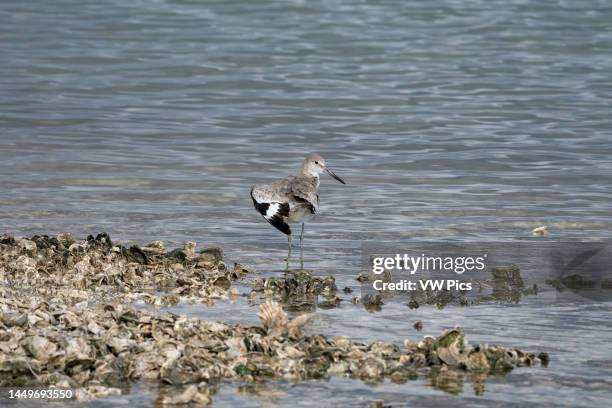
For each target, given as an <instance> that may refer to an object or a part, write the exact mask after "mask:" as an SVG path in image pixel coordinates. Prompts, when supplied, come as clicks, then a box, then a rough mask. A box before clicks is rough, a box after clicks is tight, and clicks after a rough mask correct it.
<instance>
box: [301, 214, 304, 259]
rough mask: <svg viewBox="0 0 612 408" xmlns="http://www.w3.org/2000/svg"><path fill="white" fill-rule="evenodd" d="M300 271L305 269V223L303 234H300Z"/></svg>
mask: <svg viewBox="0 0 612 408" xmlns="http://www.w3.org/2000/svg"><path fill="white" fill-rule="evenodd" d="M300 269H304V223H302V233H301V234H300Z"/></svg>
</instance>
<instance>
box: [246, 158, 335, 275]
mask: <svg viewBox="0 0 612 408" xmlns="http://www.w3.org/2000/svg"><path fill="white" fill-rule="evenodd" d="M323 172H325V173H327V174H329V175H330V176H332V177H333V178H335V179H336V180H338V181H339V182H340V183H342V184H346V183H345V182H344V180H342V179H341V178H340V177H338V176H336V175H335V174H334V172H333V171H331V170H330V169H329V168H328V167H327V166H326V165H325V159H323V157H321V156H319V155H318V154H315V153H311V154H309V155H308V156H306V158H305V159H304V162H303V163H302V167H301V168H300V171H299V173H298V174H297V175H296V176H288V177H285V178H284V179H281V180H278V181H275V182H273V183H270V184H256V185H254V186H253V187H251V198H252V199H253V205H254V206H255V209H256V210H257V211H258V212H259V213H260V214H261V215H262V216H263V217H264V218H265V219H266V220H267V221H268V222H269V223H270V224H272V225H273V226H274V227H275V228H276V229H278V230H279V231H280V232H282V233H283V234H285V235H287V241H288V243H289V251H288V253H287V265H288V264H289V258H291V227H290V226H289V224H292V223H300V222H301V223H302V232H301V234H300V250H301V253H302V255H303V244H304V221H306V220H307V219H308V218H310V217H311V216H313V215H314V214H316V213H317V212H318V211H319V174H321V173H323Z"/></svg>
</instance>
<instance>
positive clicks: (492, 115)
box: [0, 0, 612, 406]
mask: <svg viewBox="0 0 612 408" xmlns="http://www.w3.org/2000/svg"><path fill="white" fill-rule="evenodd" d="M0 21H1V24H0V51H1V52H2V53H1V57H0V74H1V75H0V182H1V185H2V188H1V189H0V229H1V230H2V231H11V232H14V233H16V234H17V235H32V234H35V233H47V234H52V233H57V232H60V231H71V232H72V233H73V234H75V235H77V236H84V235H86V234H89V233H96V232H99V231H102V230H104V231H108V232H109V233H110V234H111V236H112V237H113V238H114V239H115V240H119V241H135V242H139V243H144V242H148V241H149V240H150V239H151V238H152V237H155V238H158V239H163V240H165V241H166V243H167V245H170V246H171V245H179V244H181V243H183V242H185V241H187V240H194V241H197V242H199V243H206V244H219V245H221V246H223V247H224V249H225V251H226V254H227V256H228V258H229V259H230V260H235V261H240V262H245V263H250V264H254V265H255V266H256V267H257V269H258V271H260V272H261V273H263V274H273V273H275V272H273V271H274V270H278V269H280V268H282V266H283V263H282V257H283V256H284V255H285V250H286V248H285V245H286V241H285V239H284V237H283V236H282V235H281V234H279V233H277V232H276V231H274V230H273V229H272V228H271V227H270V226H269V225H267V224H266V223H265V222H264V221H263V220H262V219H261V218H260V217H259V216H258V215H257V214H256V213H255V212H254V211H253V209H252V206H251V201H250V198H249V195H248V190H249V187H250V186H251V185H252V184H254V183H255V182H261V181H265V180H272V179H274V178H275V177H281V176H285V175H287V174H290V173H292V172H294V171H295V170H296V168H297V167H298V166H299V163H300V161H301V159H302V158H303V156H304V155H305V153H307V152H310V151H318V152H320V153H322V154H323V155H324V156H325V157H326V159H327V162H328V164H329V165H330V167H332V168H333V169H334V170H335V171H336V173H337V174H339V175H340V176H342V177H343V178H345V179H346V181H347V185H346V186H343V185H340V184H338V183H336V182H335V181H334V180H332V179H330V178H324V179H323V180H322V187H321V201H322V205H321V211H322V213H321V215H320V216H319V217H318V218H317V219H316V220H315V221H314V222H312V223H310V224H308V227H307V230H306V233H307V240H306V249H305V263H306V267H307V268H308V269H310V270H312V271H313V272H314V273H315V274H318V275H327V274H334V275H335V276H336V278H337V281H338V286H339V287H343V286H350V287H352V288H353V289H356V290H358V288H359V287H358V283H357V282H356V281H355V280H354V277H355V276H356V275H357V274H358V273H359V268H360V259H359V257H360V248H361V243H362V242H363V241H364V240H375V239H382V238H384V239H387V240H393V239H394V237H399V236H401V237H402V238H403V239H408V240H416V241H419V240H433V241H444V240H455V241H456V240H459V241H480V242H483V241H487V240H491V241H500V240H521V239H530V232H529V231H530V230H531V229H532V228H534V227H537V226H539V225H548V226H549V229H550V231H551V235H550V237H549V238H547V239H554V238H563V239H598V238H599V239H609V238H611V233H610V231H611V230H612V207H611V203H612V192H611V189H610V185H611V184H612V126H611V120H610V113H611V107H612V106H611V105H612V103H611V102H612V100H611V96H610V95H611V94H612V75H611V67H612V26H611V25H610V21H612V4H611V3H610V2H609V1H605V0H602V1H595V0H585V1H580V2H575V1H545V2H544V1H540V2H536V1H533V2H532V1H498V0H486V1H485V0H471V1H468V0H465V1H460V0H456V1H450V0H447V1H442V0H435V1H427V2H425V1H423V2H419V1H371V2H366V1H315V0H313V1H226V0H224V1H177V0H174V1H162V0H157V1H143V0H133V1H127V2H126V1H110V0H109V1H59V0H58V1H53V2H51V1H42V0H40V1H28V2H23V1H10V0H3V1H2V2H1V3H0ZM347 299H348V298H347ZM255 307H256V306H253V305H250V304H248V303H247V302H246V301H244V300H238V301H236V302H235V303H234V304H229V303H226V304H217V305H216V306H214V307H211V308H208V307H206V306H203V305H198V306H180V307H179V308H178V309H179V310H180V311H181V312H183V313H189V314H193V315H196V316H200V317H203V318H215V319H222V320H228V321H236V322H250V321H254V320H255V319H256V317H255V314H256V308H255ZM611 311H612V308H611V307H610V303H594V304H582V303H570V304H568V303H559V302H555V301H550V302H548V303H545V304H544V305H543V304H542V302H541V301H538V300H537V299H530V298H525V299H523V301H522V302H521V303H519V304H518V305H513V306H508V305H495V304H490V305H480V306H476V307H470V308H461V307H448V308H445V309H443V310H437V309H435V308H431V307H421V308H419V309H417V310H410V309H408V308H407V307H406V306H405V305H403V304H401V303H398V302H390V303H389V304H387V305H385V306H384V307H383V309H382V311H380V312H378V313H374V314H371V313H369V312H367V311H365V310H364V309H363V308H362V307H360V306H354V305H351V304H350V302H348V301H344V302H342V304H341V305H340V307H338V308H335V309H329V310H326V309H322V308H320V309H319V310H317V312H318V315H317V316H318V317H317V320H316V321H315V327H313V331H319V332H323V333H327V334H350V335H352V336H354V337H357V338H360V339H363V340H374V339H385V340H393V341H397V342H401V341H402V340H403V339H405V338H411V339H413V340H415V339H417V338H420V337H421V336H422V334H421V333H417V332H415V331H414V329H413V328H412V324H413V322H414V321H416V320H422V321H423V323H424V325H425V329H424V333H425V334H434V335H435V334H439V333H440V332H441V330H443V329H445V328H448V327H452V326H454V325H456V324H460V325H462V326H464V327H465V329H466V332H467V333H468V336H469V339H470V340H471V341H472V342H480V341H482V342H490V343H501V344H506V345H514V346H518V347H521V348H523V349H533V350H545V351H549V352H550V353H551V366H550V367H549V368H535V369H534V368H532V369H517V370H515V371H513V372H512V373H511V374H510V375H508V376H506V377H503V378H498V377H493V378H490V379H489V380H488V381H487V383H486V387H485V390H484V394H482V395H476V393H475V392H474V390H473V389H472V386H471V385H470V380H469V379H466V382H465V385H464V389H463V390H462V391H460V392H458V393H455V394H454V393H451V392H448V391H442V390H440V389H438V388H436V387H432V386H431V383H430V382H429V381H428V380H427V379H423V380H418V381H410V382H408V383H406V384H402V385H397V384H393V383H388V382H387V383H385V384H382V385H376V386H375V385H366V384H364V383H361V382H359V381H353V380H345V379H339V378H332V379H330V380H325V381H310V382H306V383H300V384H288V383H282V382H281V383H274V384H272V385H271V387H272V386H274V387H276V388H277V389H280V390H282V392H284V393H285V396H276V397H273V398H272V397H266V396H265V392H264V393H262V395H263V396H262V395H259V396H257V397H254V396H253V394H252V393H250V394H249V393H248V392H245V391H244V390H242V389H239V388H238V387H237V386H236V385H232V384H227V385H224V386H222V387H221V389H220V391H219V393H218V394H217V395H216V396H215V405H216V406H232V405H236V404H243V405H245V406H250V405H252V406H259V405H277V406H288V405H292V406H299V405H306V404H307V403H312V402H315V403H316V404H318V405H320V406H325V405H328V404H334V405H339V406H364V405H367V403H368V402H369V401H371V400H375V399H385V400H386V401H389V402H391V403H393V404H394V405H395V406H403V405H407V404H410V405H421V406H435V405H438V404H445V405H446V404H457V403H462V404H463V403H469V404H471V405H479V404H480V405H488V404H491V403H492V401H495V402H496V403H498V404H508V405H510V402H508V401H513V402H515V403H516V404H519V405H524V404H528V403H530V404H534V405H537V404H542V405H547V406H548V405H551V404H552V405H563V404H566V405H571V406H579V405H583V406H609V405H610V404H611V403H612V402H611V400H610V395H611V393H612V360H611V357H610V355H611V354H610V353H611V351H612V350H611V348H610V343H611V342H612V329H611V328H610V323H609V318H610V312H611ZM156 392H157V391H156V390H152V389H151V388H148V387H145V386H142V385H138V386H135V387H134V388H133V392H132V393H130V394H128V395H126V396H123V397H121V398H116V399H111V400H108V401H99V402H96V403H95V405H97V406H105V404H111V405H112V404H116V403H119V402H127V401H130V402H131V404H132V405H142V406H148V405H149V404H150V403H151V401H152V400H154V399H155V398H156Z"/></svg>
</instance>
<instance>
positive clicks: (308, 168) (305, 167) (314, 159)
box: [301, 153, 346, 184]
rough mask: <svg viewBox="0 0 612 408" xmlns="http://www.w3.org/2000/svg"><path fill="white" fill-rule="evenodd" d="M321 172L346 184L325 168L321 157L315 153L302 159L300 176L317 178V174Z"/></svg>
mask: <svg viewBox="0 0 612 408" xmlns="http://www.w3.org/2000/svg"><path fill="white" fill-rule="evenodd" d="M323 172H325V173H327V174H329V175H330V176H332V177H333V178H335V179H336V180H338V181H339V182H340V183H342V184H346V183H345V182H344V180H342V179H341V178H340V177H338V176H336V174H335V173H334V172H333V171H331V170H330V169H329V168H328V167H327V165H326V164H325V159H324V158H323V157H321V156H320V155H318V154H316V153H310V154H309V155H308V156H306V158H305V159H304V163H303V164H302V171H301V173H302V174H305V175H308V176H311V177H318V176H319V174H321V173H323Z"/></svg>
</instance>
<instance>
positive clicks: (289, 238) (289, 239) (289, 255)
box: [287, 235, 291, 268]
mask: <svg viewBox="0 0 612 408" xmlns="http://www.w3.org/2000/svg"><path fill="white" fill-rule="evenodd" d="M287 242H288V244H289V251H288V252H287V268H289V259H291V235H287Z"/></svg>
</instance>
